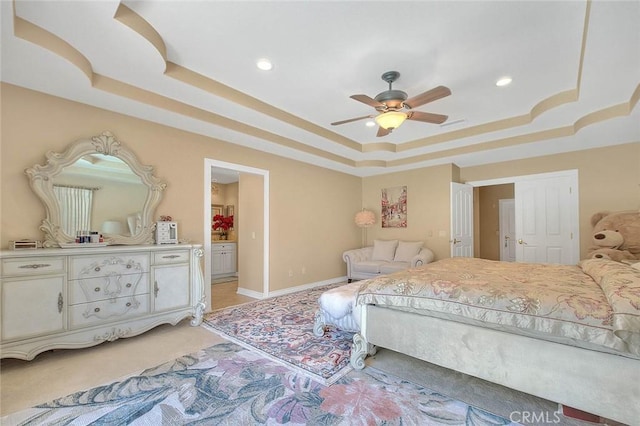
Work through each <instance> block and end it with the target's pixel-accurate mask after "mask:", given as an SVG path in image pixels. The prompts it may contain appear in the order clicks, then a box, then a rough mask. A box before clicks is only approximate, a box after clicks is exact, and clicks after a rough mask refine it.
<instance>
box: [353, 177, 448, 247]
mask: <svg viewBox="0 0 640 426" xmlns="http://www.w3.org/2000/svg"><path fill="white" fill-rule="evenodd" d="M456 175H457V167H456V166H454V165H451V164H445V165H442V166H435V167H429V168H423V169H416V170H409V171H406V172H397V173H390V174H386V175H379V176H372V177H367V178H364V179H363V183H362V200H363V205H362V206H363V207H364V208H366V209H368V210H371V211H373V212H375V214H376V219H377V221H376V224H375V225H374V226H373V227H371V228H369V229H368V230H367V240H368V241H367V245H371V244H373V240H374V239H400V240H405V241H424V242H425V246H426V247H429V248H430V249H431V250H433V252H434V253H435V255H436V259H442V258H445V257H449V253H450V245H449V234H450V225H449V223H450V213H449V210H450V201H449V193H450V182H451V181H452V180H453V179H454V178H455V177H456ZM405 185H406V186H407V227H406V228H384V229H383V228H382V224H381V223H380V212H381V210H382V208H381V200H380V199H381V191H382V189H383V188H393V187H396V186H405Z"/></svg>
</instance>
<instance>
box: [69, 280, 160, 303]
mask: <svg viewBox="0 0 640 426" xmlns="http://www.w3.org/2000/svg"><path fill="white" fill-rule="evenodd" d="M144 293H149V274H147V273H144V274H130V275H118V276H113V275H110V276H104V277H98V278H90V279H81V280H74V281H69V304H70V305H77V304H79V303H86V302H97V301H100V300H111V299H116V298H119V297H131V296H133V295H135V294H144Z"/></svg>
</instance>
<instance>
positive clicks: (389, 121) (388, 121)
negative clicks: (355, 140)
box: [375, 111, 407, 130]
mask: <svg viewBox="0 0 640 426" xmlns="http://www.w3.org/2000/svg"><path fill="white" fill-rule="evenodd" d="M406 119H407V114H405V113H403V112H398V111H389V112H385V113H383V114H380V115H378V116H376V118H375V120H376V123H378V126H380V127H382V128H383V129H387V130H389V129H397V128H398V127H400V125H401V124H402V123H403V122H404V120H406Z"/></svg>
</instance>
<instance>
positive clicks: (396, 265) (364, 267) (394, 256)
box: [342, 240, 435, 282]
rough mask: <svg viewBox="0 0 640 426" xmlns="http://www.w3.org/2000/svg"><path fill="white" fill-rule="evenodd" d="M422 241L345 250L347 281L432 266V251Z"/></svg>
mask: <svg viewBox="0 0 640 426" xmlns="http://www.w3.org/2000/svg"><path fill="white" fill-rule="evenodd" d="M423 245H424V243H422V241H398V240H375V241H374V245H373V246H369V247H364V248H360V249H353V250H347V251H345V252H344V253H343V254H342V259H344V261H345V262H346V263H347V278H348V279H349V282H351V281H352V280H364V279H367V278H374V277H377V276H380V275H385V274H391V273H393V272H398V271H402V270H405V269H409V268H415V267H417V266H421V265H426V264H427V263H430V262H433V259H434V258H435V255H434V254H433V251H431V250H430V249H428V248H426V247H422V246H423Z"/></svg>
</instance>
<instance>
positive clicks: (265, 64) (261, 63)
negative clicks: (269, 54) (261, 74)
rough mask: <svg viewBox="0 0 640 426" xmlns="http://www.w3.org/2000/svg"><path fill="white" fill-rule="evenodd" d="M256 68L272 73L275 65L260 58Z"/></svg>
mask: <svg viewBox="0 0 640 426" xmlns="http://www.w3.org/2000/svg"><path fill="white" fill-rule="evenodd" d="M256 66H257V67H258V68H259V69H261V70H262V71H270V70H271V69H272V68H273V64H272V63H271V61H270V60H268V59H266V58H260V59H258V60H257V61H256Z"/></svg>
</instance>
